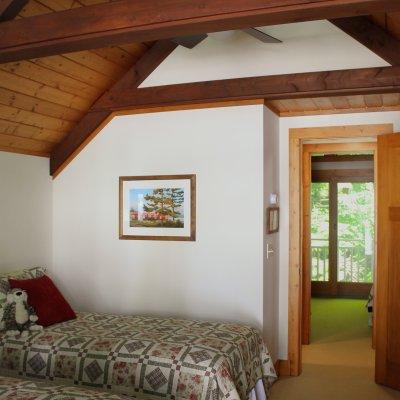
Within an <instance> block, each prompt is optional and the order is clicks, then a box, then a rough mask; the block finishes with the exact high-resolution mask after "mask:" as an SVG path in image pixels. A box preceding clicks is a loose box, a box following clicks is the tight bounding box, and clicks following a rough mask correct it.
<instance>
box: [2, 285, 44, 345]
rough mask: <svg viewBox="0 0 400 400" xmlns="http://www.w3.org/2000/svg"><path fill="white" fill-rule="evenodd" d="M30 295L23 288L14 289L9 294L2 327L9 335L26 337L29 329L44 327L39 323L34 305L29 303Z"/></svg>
mask: <svg viewBox="0 0 400 400" xmlns="http://www.w3.org/2000/svg"><path fill="white" fill-rule="evenodd" d="M27 300H28V295H27V293H26V292H25V291H24V290H22V289H12V290H11V291H10V292H8V294H7V302H6V304H5V305H4V307H3V310H2V312H3V315H2V325H3V326H2V328H3V329H5V330H6V334H7V335H8V336H17V335H19V334H21V337H26V336H28V334H29V331H38V330H41V329H43V327H42V326H41V325H37V324H36V321H37V320H38V317H37V315H36V313H35V310H34V309H33V307H31V306H29V305H28V303H27Z"/></svg>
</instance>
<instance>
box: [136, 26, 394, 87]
mask: <svg viewBox="0 0 400 400" xmlns="http://www.w3.org/2000/svg"><path fill="white" fill-rule="evenodd" d="M262 30H264V31H265V32H266V33H268V34H270V35H272V36H274V37H276V38H278V39H281V40H282V41H283V43H280V44H269V43H262V42H260V41H259V40H257V39H255V38H253V37H251V36H249V35H247V34H245V33H243V32H241V31H235V32H233V31H228V32H220V33H213V34H210V35H209V37H208V38H207V39H206V40H204V41H203V42H202V43H200V44H199V45H198V46H196V47H195V48H194V49H190V50H189V49H186V48H184V47H181V46H180V47H178V48H177V49H176V50H175V51H174V52H173V53H172V54H171V55H170V56H169V57H168V58H167V59H166V60H165V61H164V62H163V63H162V64H161V65H160V66H159V67H158V68H157V69H156V70H155V71H154V72H153V73H152V74H151V75H150V76H149V77H148V78H147V79H146V80H145V81H144V82H143V83H142V85H141V87H146V86H157V85H168V84H173V83H184V82H197V81H207V80H215V79H229V78H242V77H248V76H261V75H276V74H289V73H298V72H312V71H329V70H338V69H352V68H367V67H379V66H388V65H389V64H387V63H386V62H385V61H384V60H382V59H381V58H380V57H378V56H377V55H376V54H374V53H373V52H371V51H370V50H368V49H367V48H366V47H364V46H362V45H361V44H360V43H358V42H357V41H356V40H354V39H353V38H351V37H350V36H348V35H347V34H346V33H344V32H343V31H341V30H340V29H338V28H337V27H336V26H334V25H332V24H331V23H330V22H328V21H311V22H300V23H295V24H285V25H277V26H269V27H264V28H262Z"/></svg>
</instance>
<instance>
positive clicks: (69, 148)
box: [50, 41, 177, 176]
mask: <svg viewBox="0 0 400 400" xmlns="http://www.w3.org/2000/svg"><path fill="white" fill-rule="evenodd" d="M176 47H177V44H175V43H172V42H170V41H158V42H156V43H155V44H154V45H153V47H151V48H150V49H149V50H147V51H146V53H144V55H143V56H142V57H141V58H140V59H139V60H138V61H137V62H136V64H135V65H134V66H133V67H132V68H131V69H130V70H129V71H128V72H127V73H126V74H125V75H124V76H123V77H122V78H121V79H120V80H119V81H117V82H116V83H115V84H114V85H113V86H112V87H111V88H110V89H109V90H108V91H107V92H106V93H105V94H104V95H103V96H101V97H100V98H99V99H98V100H97V101H96V102H95V103H94V104H93V106H92V107H91V108H90V110H89V111H88V113H87V114H86V115H85V116H84V117H83V118H82V119H81V120H80V121H79V122H78V124H77V125H76V126H75V127H74V128H73V129H72V131H71V132H69V134H68V135H67V136H66V137H65V138H64V139H63V140H62V141H61V142H60V143H59V144H58V145H57V146H56V147H55V148H54V150H53V151H52V154H51V157H50V174H51V175H53V176H55V175H57V174H58V173H59V172H60V171H61V170H62V169H63V168H64V167H65V165H66V163H68V162H69V160H70V159H71V158H73V157H74V156H75V155H76V154H77V153H79V151H80V150H81V149H82V148H83V147H84V146H85V145H86V144H87V143H88V142H89V141H90V140H91V139H92V138H93V137H94V136H95V135H96V134H97V133H98V132H99V131H100V130H101V128H102V127H103V126H104V125H105V124H106V123H107V122H109V119H110V118H111V117H112V112H111V111H110V110H101V111H97V110H95V107H96V104H97V103H98V102H99V101H103V100H102V99H103V98H104V96H107V95H110V96H113V97H118V96H119V93H122V92H123V91H124V90H125V89H126V88H138V87H139V86H140V84H141V83H143V81H144V80H145V79H146V78H147V77H148V76H149V75H150V74H151V73H152V72H153V71H154V70H155V69H156V68H157V67H158V66H159V65H160V64H161V63H162V62H163V61H164V60H165V59H166V58H167V57H168V56H169V55H170V54H171V53H172V51H173V50H175V48H176Z"/></svg>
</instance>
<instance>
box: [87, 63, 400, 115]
mask: <svg viewBox="0 0 400 400" xmlns="http://www.w3.org/2000/svg"><path fill="white" fill-rule="evenodd" d="M399 90H400V67H380V68H364V69H350V70H340V71H325V72H308V73H301V74H289V75H270V76H260V77H252V78H240V79H225V80H217V81H209V82H195V83H184V84H176V85H166V86H157V87H147V88H141V89H136V88H132V89H131V88H126V89H124V90H123V91H121V92H119V93H118V94H117V95H114V94H113V93H107V94H105V95H104V96H103V97H102V98H101V99H100V100H99V101H98V102H97V103H96V104H95V106H94V107H93V109H94V110H97V111H104V110H108V111H115V110H122V109H135V108H145V107H163V106H172V105H183V104H190V103H203V102H210V101H214V102H215V101H236V100H251V99H266V100H276V99H291V98H302V97H303V98H304V97H326V96H345V95H355V94H372V93H391V92H399Z"/></svg>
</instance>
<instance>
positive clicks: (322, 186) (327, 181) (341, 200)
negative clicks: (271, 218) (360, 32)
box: [303, 147, 375, 365]
mask: <svg viewBox="0 0 400 400" xmlns="http://www.w3.org/2000/svg"><path fill="white" fill-rule="evenodd" d="M309 150H310V151H311V150H312V148H310V147H309ZM304 195H305V196H309V199H308V204H309V213H310V214H309V219H308V220H309V229H308V235H309V239H308V240H307V245H309V248H308V249H304V250H305V251H307V252H308V254H309V257H305V258H306V259H307V258H308V260H306V262H308V263H309V274H308V279H309V281H310V282H309V283H311V292H310V293H309V294H310V296H311V299H310V323H309V329H310V332H308V333H307V334H306V335H305V337H304V338H303V339H304V340H303V344H310V345H311V346H310V348H308V349H307V348H306V349H304V350H303V351H304V356H305V361H306V359H307V358H311V359H314V358H318V357H321V355H322V353H323V355H324V357H325V360H324V362H325V363H327V364H329V363H330V362H332V363H334V362H335V359H336V358H337V357H338V355H339V354H340V355H341V358H342V364H343V365H346V358H348V362H349V364H351V363H354V357H355V356H356V357H358V358H360V359H362V360H363V363H369V364H371V365H373V363H374V357H373V353H372V351H371V347H372V311H373V310H372V301H369V299H370V298H372V293H373V291H372V287H373V281H374V265H375V241H374V238H375V186H374V155H373V153H372V152H371V153H370V154H365V153H363V154H359V153H351V154H336V153H328V154H314V153H312V154H311V182H310V190H307V191H306V193H305V194H304ZM368 306H370V307H368ZM305 328H307V327H305ZM305 331H306V329H305ZM356 349H357V351H356Z"/></svg>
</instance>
